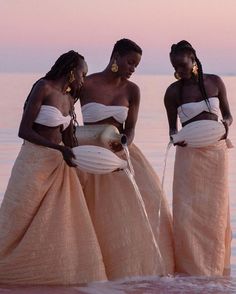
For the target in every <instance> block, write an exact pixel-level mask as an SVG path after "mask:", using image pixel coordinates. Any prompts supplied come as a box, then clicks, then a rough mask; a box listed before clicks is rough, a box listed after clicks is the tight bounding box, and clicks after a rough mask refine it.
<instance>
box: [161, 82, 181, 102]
mask: <svg viewBox="0 0 236 294" xmlns="http://www.w3.org/2000/svg"><path fill="white" fill-rule="evenodd" d="M179 87H180V82H179V81H176V82H174V83H172V84H170V85H169V87H168V88H167V89H166V92H165V97H164V100H165V102H167V101H169V100H172V101H173V99H175V98H176V97H177V94H178V93H179Z"/></svg>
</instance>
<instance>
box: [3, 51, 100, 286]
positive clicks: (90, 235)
mask: <svg viewBox="0 0 236 294" xmlns="http://www.w3.org/2000/svg"><path fill="white" fill-rule="evenodd" d="M86 73H87V64H86V62H85V60H84V58H83V57H82V56H81V55H80V54H78V53H77V52H74V51H69V52H67V53H65V54H63V55H61V56H60V57H59V58H58V60H57V61H56V63H55V64H54V65H53V67H52V69H51V70H50V71H49V72H48V73H47V74H46V76H45V77H43V78H41V79H40V80H39V81H37V82H36V83H35V84H34V86H33V88H32V90H31V92H30V94H29V96H28V98H27V100H26V103H25V107H24V113H23V117H22V120H21V124H20V129H19V136H20V137H21V138H22V139H24V143H23V145H22V147H21V150H20V153H19V155H18V157H17V159H16V161H15V164H14V167H13V169H12V173H11V177H10V180H9V183H8V187H7V190H6V193H5V195H4V199H3V202H2V205H1V208H0V284H14V285H16V284H23V285H29V284H31V285H36V284H47V285H58V284H64V285H66V284H78V283H85V282H90V281H94V280H104V279H106V275H105V270H104V265H103V262H102V257H101V252H100V249H99V246H98V242H97V238H96V234H95V232H94V229H93V226H92V222H91V219H90V216H89V212H88V209H87V205H86V202H85V199H84V195H83V192H82V188H81V185H80V182H79V179H78V177H77V174H76V171H75V168H74V164H73V161H72V159H73V156H74V155H73V153H72V150H71V147H73V146H75V145H76V140H75V136H74V132H73V125H74V123H75V115H74V102H75V97H77V93H78V90H79V88H80V87H81V86H82V84H83V82H84V77H85V75H86Z"/></svg>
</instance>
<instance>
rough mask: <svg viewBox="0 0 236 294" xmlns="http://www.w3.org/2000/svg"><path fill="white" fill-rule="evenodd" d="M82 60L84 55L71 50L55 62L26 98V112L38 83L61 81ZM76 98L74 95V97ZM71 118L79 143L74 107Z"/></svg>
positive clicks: (75, 99) (74, 137)
mask: <svg viewBox="0 0 236 294" xmlns="http://www.w3.org/2000/svg"><path fill="white" fill-rule="evenodd" d="M81 60H84V57H83V56H82V55H80V54H79V53H78V52H75V51H74V50H70V51H68V52H66V53H64V54H62V55H61V56H60V57H59V58H58V59H57V61H56V62H55V64H54V65H53V66H52V68H51V69H50V71H49V72H48V73H46V75H45V76H44V77H42V78H40V79H39V80H37V81H36V82H35V83H34V84H33V86H32V89H31V91H30V93H29V95H28V97H27V98H26V101H25V103H24V108H23V109H24V110H25V108H26V105H27V103H28V100H29V97H30V95H31V93H32V91H33V89H34V87H35V85H36V84H37V83H38V81H40V80H41V79H45V80H57V79H60V78H61V77H63V76H66V75H67V74H68V73H70V71H71V70H73V69H74V68H76V67H77V66H78V65H79V62H81ZM73 96H74V95H73ZM73 98H74V103H76V102H77V100H78V97H73ZM71 117H72V121H73V139H74V140H75V142H77V138H76V136H75V131H76V126H77V125H78V122H77V119H76V114H75V111H74V107H73V110H72V113H71Z"/></svg>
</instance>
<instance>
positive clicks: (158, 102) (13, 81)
mask: <svg viewBox="0 0 236 294" xmlns="http://www.w3.org/2000/svg"><path fill="white" fill-rule="evenodd" d="M40 76H41V75H40V74H21V75H12V74H4V75H3V74H0V84H1V94H2V95H1V99H0V164H1V168H0V200H1V197H2V196H3V194H4V191H5V189H6V185H7V182H8V179H9V176H10V172H11V168H12V165H13V163H14V160H15V158H16V156H17V153H18V151H19V149H20V145H21V142H22V141H21V140H20V139H19V138H18V137H17V132H18V126H19V122H20V119H21V115H22V107H23V103H24V100H25V98H26V96H27V94H28V92H29V90H30V88H31V85H32V84H33V82H34V81H35V80H36V79H38V78H39V77H40ZM223 79H224V81H225V84H226V88H227V91H228V99H229V104H230V106H231V111H232V114H233V117H234V119H235V123H234V124H236V99H234V96H235V93H236V77H225V78H223ZM133 80H134V81H135V82H137V84H138V85H139V86H140V88H141V94H142V96H141V105H140V114H139V119H138V123H137V127H136V134H135V143H136V144H137V145H138V146H139V147H140V149H141V150H142V151H143V153H144V154H145V155H146V156H147V158H148V159H149V161H150V162H151V163H152V165H153V166H154V168H155V170H156V172H157V173H158V175H159V176H160V178H161V177H162V174H163V170H164V169H165V177H164V178H163V183H164V189H165V192H166V194H167V197H168V201H169V204H170V205H171V193H172V178H173V164H174V152H175V148H174V147H173V148H170V150H169V153H168V160H167V161H166V160H165V152H166V146H167V143H168V141H169V136H168V123H167V118H166V113H165V109H164V105H163V96H164V92H165V89H166V87H167V86H168V85H169V84H170V83H171V82H172V81H173V79H172V77H169V76H135V77H134V78H133ZM233 99H234V100H233ZM76 110H77V116H78V120H79V122H81V115H80V107H79V104H77V105H76ZM229 136H230V139H231V140H232V142H233V144H234V145H235V146H236V127H232V128H231V129H230V133H229ZM229 159H230V160H229V163H230V165H229V187H230V197H231V224H232V229H233V240H232V257H231V269H232V274H231V275H232V278H231V279H224V278H206V277H162V278H158V277H155V278H149V279H147V278H144V277H141V278H139V279H137V278H136V279H124V280H122V281H117V282H107V283H92V284H89V285H88V286H83V287H82V286H80V287H70V288H63V287H51V288H48V287H34V288H19V287H15V288H11V289H9V288H1V289H0V293H4V294H5V293H7V294H8V293H17V294H21V293H24V294H27V293H30V294H31V293H32V294H33V293H34V294H36V293H37V294H38V293H40V294H41V293H43V294H47V293H48V294H50V293H52V294H62V293H63V294H64V293H68V294H70V293H71V294H72V293H73V294H74V293H102V294H106V293H109V294H113V293H114V294H116V293H119V294H121V293H168V294H171V293H189V294H190V293H191V294H194V293H204V294H205V293H214V294H215V293H217V294H218V293H236V148H234V149H230V150H229ZM163 258H164V257H163Z"/></svg>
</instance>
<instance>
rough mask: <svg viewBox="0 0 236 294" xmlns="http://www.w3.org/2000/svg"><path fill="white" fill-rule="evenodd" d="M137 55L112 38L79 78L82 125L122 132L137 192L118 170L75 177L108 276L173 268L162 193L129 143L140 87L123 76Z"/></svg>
mask: <svg viewBox="0 0 236 294" xmlns="http://www.w3.org/2000/svg"><path fill="white" fill-rule="evenodd" d="M141 56H142V49H141V48H140V47H139V46H138V45H137V44H136V43H134V42H133V41H131V40H128V39H121V40H119V41H117V42H116V44H115V46H114V48H113V51H112V54H111V58H110V61H109V63H108V65H107V67H106V68H105V69H104V70H103V71H102V72H98V73H94V74H91V75H90V76H88V77H87V78H86V79H85V83H84V85H83V87H82V89H81V95H80V102H81V105H82V107H81V109H82V114H83V121H84V124H109V125H112V126H115V127H117V128H118V129H119V131H120V133H123V134H125V135H126V136H127V142H128V149H129V153H130V158H131V162H132V164H133V167H134V178H135V180H136V183H137V186H138V188H139V190H140V194H141V195H140V197H141V199H139V197H138V194H137V193H136V190H135V189H134V186H133V185H132V182H131V181H130V180H129V178H128V177H127V175H126V173H125V171H124V170H120V171H116V172H113V173H110V174H106V175H94V174H87V175H83V177H82V176H81V177H80V179H81V184H82V186H83V191H84V195H85V198H86V201H87V205H88V209H89V211H90V214H91V217H92V221H93V224H94V229H95V231H96V235H97V237H98V241H99V244H100V247H101V251H102V255H103V260H104V264H105V268H106V274H107V277H108V279H119V278H124V277H128V276H145V275H146V276H147V275H167V274H172V273H173V272H174V259H173V255H174V253H173V236H172V219H171V214H170V211H169V207H168V204H167V201H166V197H165V195H164V193H163V190H162V188H161V184H160V180H159V178H158V176H157V175H156V173H155V171H154V170H153V168H152V167H151V165H150V163H149V162H148V161H147V159H146V158H145V157H144V155H143V154H142V152H141V151H140V150H139V149H138V148H137V147H136V146H135V144H134V143H133V139H134V133H135V125H136V121H137V117H138V111H139V102H140V91H139V88H138V86H137V85H136V84H135V83H133V82H131V81H129V78H130V76H131V75H132V74H133V73H134V72H135V69H136V67H137V66H138V64H139V62H140V60H141ZM111 149H112V150H113V151H114V152H116V154H117V155H118V156H120V157H122V158H124V159H125V158H126V157H125V156H124V152H123V151H122V146H121V144H119V143H118V144H111ZM82 179H84V181H83V180H82ZM142 201H143V203H144V204H145V210H146V213H147V214H146V215H145V211H144V209H143V207H142Z"/></svg>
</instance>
